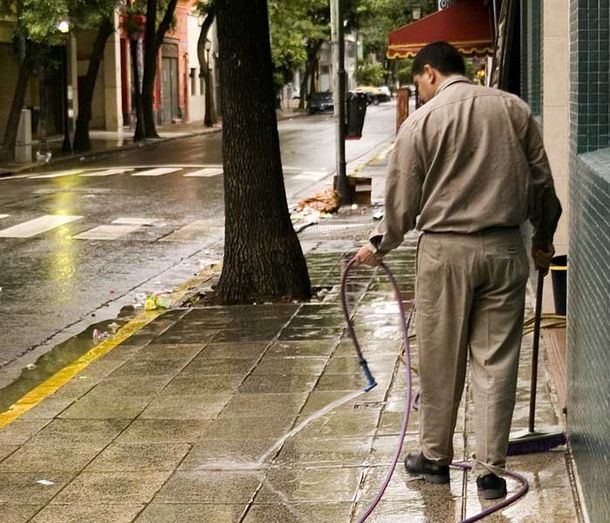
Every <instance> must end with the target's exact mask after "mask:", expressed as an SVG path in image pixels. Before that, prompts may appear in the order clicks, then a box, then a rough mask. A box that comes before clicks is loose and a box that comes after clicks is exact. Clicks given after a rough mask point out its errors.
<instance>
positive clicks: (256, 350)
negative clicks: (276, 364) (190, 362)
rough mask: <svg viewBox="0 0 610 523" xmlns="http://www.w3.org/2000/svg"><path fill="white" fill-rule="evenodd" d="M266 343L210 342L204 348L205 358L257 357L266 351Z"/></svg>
mask: <svg viewBox="0 0 610 523" xmlns="http://www.w3.org/2000/svg"><path fill="white" fill-rule="evenodd" d="M267 347H268V344H267V343H265V342H258V343H254V342H245V343H235V342H226V343H216V342H214V343H210V344H209V345H207V346H206V348H205V353H204V356H205V358H210V359H214V358H221V359H222V358H231V359H257V358H258V357H260V356H261V355H262V354H263V352H265V351H266V349H267Z"/></svg>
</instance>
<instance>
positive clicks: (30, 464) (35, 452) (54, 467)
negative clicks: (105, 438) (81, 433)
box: [0, 440, 104, 474]
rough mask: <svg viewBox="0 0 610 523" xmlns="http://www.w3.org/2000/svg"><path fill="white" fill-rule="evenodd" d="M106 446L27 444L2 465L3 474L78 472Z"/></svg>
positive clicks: (89, 444) (68, 443)
mask: <svg viewBox="0 0 610 523" xmlns="http://www.w3.org/2000/svg"><path fill="white" fill-rule="evenodd" d="M103 446H104V444H98V445H93V444H92V443H91V442H89V443H72V442H70V441H69V440H67V441H65V442H63V443H57V442H52V443H51V442H47V443H46V444H35V443H26V444H25V445H23V446H22V447H21V448H20V449H19V450H18V451H16V452H14V453H13V454H12V455H11V456H9V457H8V458H6V459H5V460H3V461H2V463H0V473H2V472H39V473H41V474H48V473H50V472H53V473H55V472H78V471H80V470H82V469H83V468H84V467H85V466H86V465H87V463H89V462H90V461H91V460H92V459H93V458H94V457H95V456H96V455H97V454H98V453H99V452H100V451H101V450H102V448H103Z"/></svg>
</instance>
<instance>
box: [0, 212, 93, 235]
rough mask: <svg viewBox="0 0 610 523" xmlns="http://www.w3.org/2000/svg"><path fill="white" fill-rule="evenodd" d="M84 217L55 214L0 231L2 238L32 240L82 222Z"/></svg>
mask: <svg viewBox="0 0 610 523" xmlns="http://www.w3.org/2000/svg"><path fill="white" fill-rule="evenodd" d="M81 218H82V216H60V215H55V214H46V215H44V216H41V217H40V218H34V219H33V220H29V221H27V222H24V223H20V224H19V225H14V226H13V227H9V228H8V229H3V230H1V231H0V238H31V237H32V236H36V235H37V234H42V233H43V232H47V231H50V230H51V229H54V228H55V227H59V226H61V225H65V224H66V223H70V222H74V221H76V220H80V219H81Z"/></svg>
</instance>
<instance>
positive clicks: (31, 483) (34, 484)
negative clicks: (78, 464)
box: [0, 472, 74, 506]
mask: <svg viewBox="0 0 610 523" xmlns="http://www.w3.org/2000/svg"><path fill="white" fill-rule="evenodd" d="M73 477H74V475H73V474H70V473H66V472H53V473H48V474H40V473H32V472H2V473H0V504H2V503H6V504H8V505H24V504H27V505H30V504H31V505H39V506H40V505H45V504H46V503H48V502H49V501H50V500H51V499H52V498H53V497H54V496H55V495H56V494H57V493H58V492H59V491H60V490H61V489H62V488H63V487H65V486H66V485H67V484H68V483H69V482H70V480H71V479H72V478H73ZM42 480H46V481H50V482H52V484H50V485H48V484H45V485H43V484H41V483H38V481H42Z"/></svg>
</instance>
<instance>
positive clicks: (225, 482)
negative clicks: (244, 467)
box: [154, 471, 263, 504]
mask: <svg viewBox="0 0 610 523" xmlns="http://www.w3.org/2000/svg"><path fill="white" fill-rule="evenodd" d="M262 476H263V475H262V474H261V473H260V472H243V471H233V472H222V471H179V472H176V473H175V474H174V475H173V476H172V477H171V478H170V479H169V481H168V482H167V483H166V484H165V485H164V486H163V488H162V489H161V490H160V491H159V492H158V493H157V495H156V496H155V500H154V502H155V503H233V504H238V503H247V502H248V501H249V500H250V499H251V498H252V497H253V496H254V493H255V492H256V489H257V488H258V486H259V484H260V482H261V479H262Z"/></svg>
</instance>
